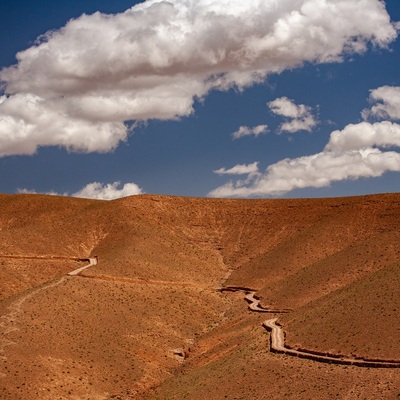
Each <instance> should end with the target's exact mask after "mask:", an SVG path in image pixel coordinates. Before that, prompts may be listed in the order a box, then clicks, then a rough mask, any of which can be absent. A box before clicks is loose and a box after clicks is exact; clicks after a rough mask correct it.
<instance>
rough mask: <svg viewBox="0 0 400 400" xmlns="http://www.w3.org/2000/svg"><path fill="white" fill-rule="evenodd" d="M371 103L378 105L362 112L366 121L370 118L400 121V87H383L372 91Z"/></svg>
mask: <svg viewBox="0 0 400 400" xmlns="http://www.w3.org/2000/svg"><path fill="white" fill-rule="evenodd" d="M370 100H371V102H374V103H377V104H375V105H374V106H372V107H371V109H370V110H368V109H366V110H364V111H363V112H362V116H363V118H364V119H367V118H368V117H370V116H373V117H377V118H387V119H392V120H399V119H400V86H381V87H379V88H378V89H374V90H371V94H370Z"/></svg>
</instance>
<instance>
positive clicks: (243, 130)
mask: <svg viewBox="0 0 400 400" xmlns="http://www.w3.org/2000/svg"><path fill="white" fill-rule="evenodd" d="M267 132H268V125H258V126H255V127H253V128H250V127H248V126H241V127H240V128H239V129H238V130H237V131H235V132H233V133H232V137H233V139H240V138H241V137H244V136H255V137H258V136H259V135H263V134H264V133H267Z"/></svg>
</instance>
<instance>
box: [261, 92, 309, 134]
mask: <svg viewBox="0 0 400 400" xmlns="http://www.w3.org/2000/svg"><path fill="white" fill-rule="evenodd" d="M267 106H268V107H269V109H270V110H271V112H273V113H274V114H276V115H280V116H282V117H286V118H288V119H289V121H286V122H284V123H282V124H281V125H280V127H279V130H280V131H281V132H289V133H294V132H298V131H302V130H304V131H308V132H311V130H312V129H313V128H314V127H315V126H316V125H317V121H316V119H315V118H314V116H313V115H312V108H311V107H309V106H305V105H304V104H299V105H297V104H295V103H294V102H293V100H290V99H288V98H287V97H280V98H278V99H275V100H273V101H270V102H269V103H267Z"/></svg>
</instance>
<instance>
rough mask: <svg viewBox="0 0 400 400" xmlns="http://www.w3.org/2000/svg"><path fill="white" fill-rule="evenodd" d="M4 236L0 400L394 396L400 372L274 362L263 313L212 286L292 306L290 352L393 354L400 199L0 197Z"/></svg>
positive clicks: (398, 350) (399, 306)
mask: <svg viewBox="0 0 400 400" xmlns="http://www.w3.org/2000/svg"><path fill="white" fill-rule="evenodd" d="M0 235H1V241H0V278H1V279H0V296H1V297H0V318H1V319H0V335H1V336H0V398H1V399H5V400H6V399H10V400H11V399H12V400H18V399H24V400H25V399H28V400H29V399H45V400H46V399H48V400H53V399H73V400H78V399H88V400H96V399H99V400H100V399H101V400H103V399H104V400H105V399H118V398H119V399H144V398H146V399H204V396H209V397H210V398H213V399H214V398H215V399H282V398H285V397H286V398H290V399H310V398H319V399H332V398H340V399H398V398H399V397H400V373H399V370H398V369H397V370H395V369H383V368H381V369H373V368H360V367H350V366H343V365H342V366H340V365H329V364H321V363H318V362H314V361H311V360H304V359H297V358H293V357H288V356H285V355H279V354H273V353H271V352H270V351H269V339H268V338H269V336H268V333H267V332H266V330H265V329H263V327H262V322H263V321H264V320H265V319H266V315H267V314H265V313H255V312H251V311H249V310H248V308H247V304H246V302H245V301H244V299H243V294H242V293H240V292H236V293H230V292H223V293H221V292H219V291H217V290H215V289H216V288H218V287H221V285H226V286H228V285H231V286H240V287H250V288H254V289H256V290H257V295H258V296H259V297H261V305H263V306H265V307H272V308H290V309H293V311H292V312H290V313H288V314H285V315H277V316H279V321H280V323H281V324H282V325H283V329H284V330H285V332H286V334H287V337H286V341H287V343H288V344H289V345H290V346H292V347H294V348H296V347H299V348H307V349H310V350H317V351H321V352H330V353H332V352H333V353H338V354H343V355H346V356H360V357H364V358H385V359H387V358H389V359H400V340H399V338H400V331H399V328H400V296H399V293H398V288H399V283H400V282H399V279H400V272H399V271H400V270H399V268H400V248H399V246H398V243H399V239H400V195H399V194H390V195H389V194H388V195H377V196H366V197H355V198H339V199H300V200H289V199H288V200H216V199H194V198H178V197H163V196H150V195H144V196H135V197H130V198H125V199H120V200H116V201H111V202H104V201H94V200H83V199H72V198H62V197H52V196H40V195H0ZM10 255H12V256H21V257H23V256H30V257H35V256H36V257H51V256H57V257H65V259H27V258H26V259H17V258H13V259H11V258H7V257H3V258H2V257H1V256H10ZM94 255H98V257H99V263H98V265H96V266H93V267H90V268H89V269H86V270H85V271H84V272H83V273H82V274H81V275H80V276H67V275H66V274H67V273H68V272H70V271H72V270H74V269H76V268H78V267H79V266H81V265H82V264H80V263H78V262H77V261H72V260H67V259H68V258H74V257H78V258H82V257H89V256H94ZM272 317H273V314H272V315H271V318H272Z"/></svg>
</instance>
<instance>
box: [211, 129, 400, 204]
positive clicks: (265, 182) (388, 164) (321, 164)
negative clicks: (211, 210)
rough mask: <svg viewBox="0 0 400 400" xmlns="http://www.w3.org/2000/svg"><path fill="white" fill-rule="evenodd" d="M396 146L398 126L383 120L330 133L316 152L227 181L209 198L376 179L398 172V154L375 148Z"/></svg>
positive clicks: (399, 141)
mask: <svg viewBox="0 0 400 400" xmlns="http://www.w3.org/2000/svg"><path fill="white" fill-rule="evenodd" d="M378 146H379V147H382V148H387V147H400V125H398V124H394V123H391V122H389V121H383V122H379V123H375V124H370V123H368V122H362V123H359V124H355V125H348V126H346V127H345V128H344V129H343V130H342V131H334V132H332V133H331V136H330V140H329V142H328V144H327V145H326V146H325V148H324V150H323V151H322V152H320V153H317V154H313V155H310V156H304V157H299V158H294V159H290V158H287V159H284V160H281V161H279V162H277V163H275V164H272V165H270V166H268V168H267V169H266V171H265V173H263V174H259V176H257V178H256V179H253V181H251V182H246V181H238V182H228V183H226V184H225V185H222V186H220V187H219V188H217V189H215V190H213V191H212V192H210V193H209V196H211V197H248V196H265V195H281V194H284V193H287V192H289V191H291V190H294V189H303V188H307V187H315V188H321V187H326V186H329V185H330V184H331V183H332V182H337V181H343V180H348V179H353V180H354V179H359V178H370V177H378V176H381V175H382V174H384V173H385V172H387V171H400V153H399V152H396V151H382V150H381V149H379V148H377V147H378Z"/></svg>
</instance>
